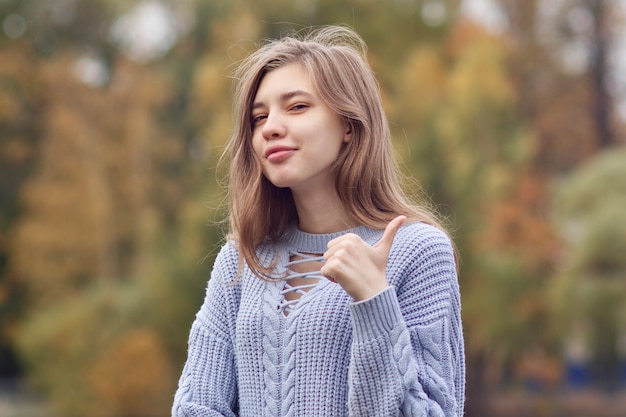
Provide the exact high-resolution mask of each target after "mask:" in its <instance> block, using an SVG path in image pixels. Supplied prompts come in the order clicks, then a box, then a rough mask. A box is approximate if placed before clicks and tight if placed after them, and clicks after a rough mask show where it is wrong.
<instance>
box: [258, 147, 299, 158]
mask: <svg viewBox="0 0 626 417" xmlns="http://www.w3.org/2000/svg"><path fill="white" fill-rule="evenodd" d="M295 151H296V149H294V148H283V147H281V148H270V149H268V150H267V152H266V153H265V159H267V160H268V161H269V162H280V161H283V160H285V159H287V158H289V157H290V156H291V155H292V154H293V153H294V152H295Z"/></svg>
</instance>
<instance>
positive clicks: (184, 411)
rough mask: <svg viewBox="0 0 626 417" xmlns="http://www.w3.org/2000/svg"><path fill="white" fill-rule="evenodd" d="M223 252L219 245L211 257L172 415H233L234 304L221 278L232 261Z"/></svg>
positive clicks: (235, 407)
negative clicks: (204, 295)
mask: <svg viewBox="0 0 626 417" xmlns="http://www.w3.org/2000/svg"><path fill="white" fill-rule="evenodd" d="M227 246H228V245H227ZM227 246H225V248H227ZM230 250H232V248H230ZM227 253H228V252H227V250H224V249H223V250H222V251H221V252H220V254H219V255H218V257H217V259H216V261H215V265H214V267H213V272H212V274H211V279H210V280H209V284H208V286H207V292H206V297H205V300H204V303H203V305H202V307H201V309H200V311H199V312H198V314H197V315H196V319H195V321H194V323H193V325H192V327H191V333H190V336H189V351H188V357H187V362H186V363H185V367H184V369H183V372H182V375H181V377H180V380H179V383H178V390H177V391H176V394H175V396H174V404H173V407H172V417H208V416H213V417H217V416H229V417H234V416H236V415H237V372H236V367H235V358H234V349H233V346H232V337H231V334H232V323H230V321H232V316H230V315H229V313H228V312H229V311H230V310H231V309H232V308H234V306H233V303H234V300H233V299H232V298H233V297H229V294H228V291H230V292H231V293H232V291H233V288H232V287H230V286H228V287H227V284H226V283H225V280H224V279H223V276H224V275H227V274H229V268H228V266H229V265H230V264H232V262H226V260H227V259H226V258H228V255H227ZM231 256H232V253H231Z"/></svg>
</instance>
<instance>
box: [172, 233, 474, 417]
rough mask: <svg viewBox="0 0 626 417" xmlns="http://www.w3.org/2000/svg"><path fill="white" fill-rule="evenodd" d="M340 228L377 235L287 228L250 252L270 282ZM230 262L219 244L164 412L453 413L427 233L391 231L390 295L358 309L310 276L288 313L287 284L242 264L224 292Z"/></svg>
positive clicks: (425, 416)
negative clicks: (270, 269)
mask: <svg viewBox="0 0 626 417" xmlns="http://www.w3.org/2000/svg"><path fill="white" fill-rule="evenodd" d="M347 232H352V233H356V234H358V235H359V236H360V237H361V238H362V239H363V240H365V241H366V242H368V243H369V244H372V245H373V244H375V243H376V242H377V241H378V240H379V239H380V238H381V237H382V231H380V230H373V229H370V228H367V227H358V228H355V229H352V230H347V231H344V232H339V233H332V234H323V235H318V234H308V233H304V232H301V231H299V230H297V229H296V228H292V229H290V230H289V231H288V232H287V233H286V234H285V235H284V236H283V237H282V238H281V239H280V240H279V241H278V242H273V243H267V244H263V245H261V246H260V247H259V249H258V253H259V255H260V258H261V260H263V261H264V262H268V263H269V262H271V261H272V259H274V256H275V255H276V256H277V257H278V265H277V273H278V275H280V274H281V273H283V272H289V271H288V270H289V266H290V265H291V263H290V257H291V256H292V255H294V254H295V255H298V256H302V255H303V254H322V253H324V252H325V250H326V244H327V243H328V242H329V241H330V240H331V239H333V238H335V237H338V236H340V235H342V234H344V233H347ZM237 264H238V251H237V249H236V246H235V245H232V244H226V245H224V247H223V248H222V250H221V251H220V253H219V255H218V257H217V259H216V261H215V265H214V268H213V272H212V274H211V279H210V280H209V284H208V288H207V292H206V298H205V301H204V303H203V305H202V307H201V309H200V311H199V312H198V314H197V316H196V319H195V321H194V323H193V325H192V328H191V334H190V337H189V352H188V355H189V356H188V359H187V362H186V364H185V367H184V369H183V372H182V375H181V377H180V381H179V387H178V390H177V391H176V394H175V398H174V405H173V408H172V415H173V416H176V417H183V416H187V417H191V416H194V417H209V416H242V417H260V416H330V417H335V416H355V417H356V416H373V417H389V416H416V417H435V416H436V417H443V416H445V417H450V416H455V417H459V416H461V415H462V414H463V403H464V389H465V386H464V385H465V358H464V348H463V333H462V328H461V318H460V296H459V287H458V282H457V276H456V269H455V262H454V256H453V251H452V248H451V245H450V241H449V240H448V238H447V237H446V235H445V234H444V233H442V232H441V231H439V230H438V229H436V228H434V227H432V226H428V225H425V224H423V223H412V224H407V225H404V226H402V227H401V228H400V229H399V230H398V233H397V234H396V236H395V239H394V242H393V246H392V248H391V251H390V254H389V259H388V264H387V271H386V273H387V279H388V281H389V284H390V287H389V288H387V289H386V290H384V291H382V292H380V293H379V294H377V295H375V296H374V297H372V298H369V299H367V300H364V301H360V302H354V301H353V300H352V299H351V298H350V296H349V295H348V294H347V293H346V292H344V290H343V289H342V288H341V287H340V286H339V285H338V284H335V283H333V282H331V281H328V280H326V279H319V280H318V279H316V280H314V281H315V282H316V284H315V285H314V286H313V287H312V288H311V289H309V290H308V291H304V292H303V293H302V296H301V298H300V299H299V300H298V301H297V303H295V304H293V305H291V304H289V303H288V302H286V300H285V297H284V294H285V292H288V291H290V290H292V291H293V290H294V289H290V288H289V286H288V284H287V282H288V279H282V280H276V281H273V282H266V281H263V280H261V279H259V278H257V277H256V276H254V275H253V274H252V273H251V272H250V270H248V269H247V268H245V269H244V272H243V275H242V276H241V277H240V279H239V280H238V281H237V282H236V283H235V284H233V281H234V278H235V276H236V273H237ZM318 274H319V272H318ZM292 275H293V274H292ZM313 276H315V275H313ZM316 277H317V278H319V275H317V276H316ZM295 290H298V289H297V288H296V289H295Z"/></svg>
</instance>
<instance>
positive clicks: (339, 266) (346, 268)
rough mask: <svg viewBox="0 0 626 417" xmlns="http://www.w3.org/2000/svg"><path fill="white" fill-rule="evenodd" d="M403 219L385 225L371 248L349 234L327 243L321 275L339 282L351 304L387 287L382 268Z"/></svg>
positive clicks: (384, 265) (397, 218) (385, 263)
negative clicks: (348, 296) (379, 237)
mask: <svg viewBox="0 0 626 417" xmlns="http://www.w3.org/2000/svg"><path fill="white" fill-rule="evenodd" d="M405 220H406V216H398V217H396V218H395V219H393V220H392V221H390V222H389V223H388V224H387V227H386V228H385V232H384V233H383V237H382V238H381V239H380V241H378V243H376V244H375V245H374V246H370V245H369V244H367V243H366V242H364V241H363V239H361V238H360V237H359V236H357V235H355V234H353V233H348V234H346V235H343V236H340V237H338V238H336V239H333V240H331V241H330V242H328V249H327V250H326V252H325V253H324V261H325V264H324V266H323V267H322V270H321V272H322V275H324V276H325V277H326V278H328V279H329V280H331V281H333V282H336V283H338V284H339V285H341V287H342V288H343V289H344V291H346V292H347V293H348V294H349V295H350V296H351V297H352V298H353V299H354V301H362V300H365V299H367V298H370V297H373V296H374V295H376V294H378V293H379V292H381V291H382V290H384V289H385V288H387V287H388V286H389V284H388V283H387V277H386V276H385V269H386V267H387V259H388V258H389V251H390V249H391V244H392V243H393V239H394V237H395V236H396V232H397V231H398V229H399V228H400V226H401V225H402V223H404V221H405Z"/></svg>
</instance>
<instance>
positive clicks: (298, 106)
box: [291, 103, 309, 111]
mask: <svg viewBox="0 0 626 417" xmlns="http://www.w3.org/2000/svg"><path fill="white" fill-rule="evenodd" d="M307 107H309V106H308V105H306V104H304V103H298V104H294V105H293V106H291V110H295V111H298V110H303V109H306V108H307Z"/></svg>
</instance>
